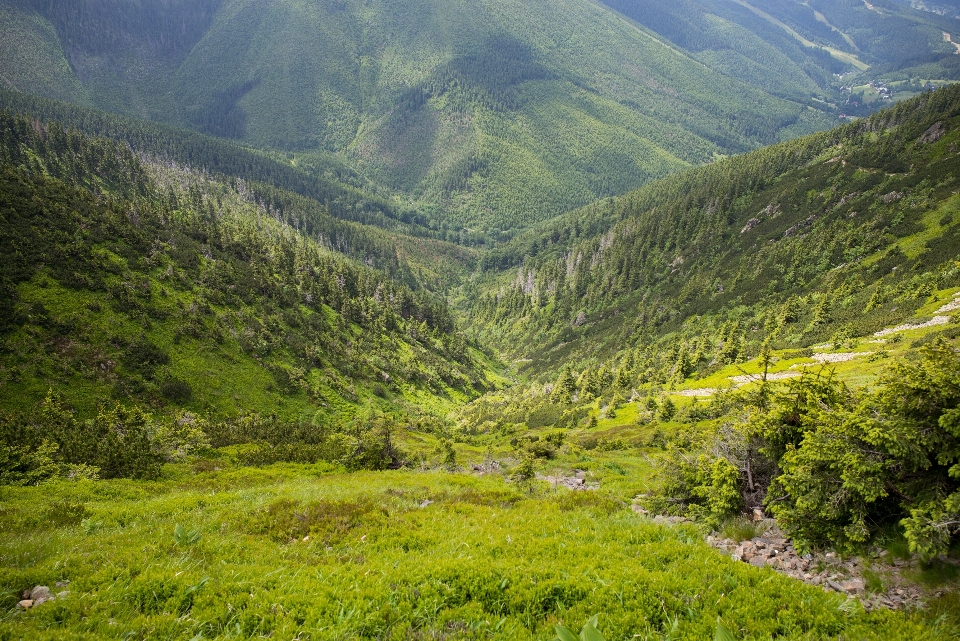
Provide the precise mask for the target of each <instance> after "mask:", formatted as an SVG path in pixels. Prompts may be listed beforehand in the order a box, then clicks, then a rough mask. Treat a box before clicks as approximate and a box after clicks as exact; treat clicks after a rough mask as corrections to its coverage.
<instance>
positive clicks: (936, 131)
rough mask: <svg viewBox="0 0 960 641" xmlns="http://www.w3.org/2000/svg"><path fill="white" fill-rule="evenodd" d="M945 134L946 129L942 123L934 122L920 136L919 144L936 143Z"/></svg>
mask: <svg viewBox="0 0 960 641" xmlns="http://www.w3.org/2000/svg"><path fill="white" fill-rule="evenodd" d="M945 132H946V128H944V126H943V122H942V121H941V122H935V123H933V125H931V126H930V128H929V129H927V130H926V131H925V132H923V135H922V136H920V141H919V142H920V144H922V145H926V144H930V143H932V142H937V141H938V140H940V138H942V137H943V134H944V133H945Z"/></svg>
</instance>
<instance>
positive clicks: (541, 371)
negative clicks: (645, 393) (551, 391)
mask: <svg viewBox="0 0 960 641" xmlns="http://www.w3.org/2000/svg"><path fill="white" fill-rule="evenodd" d="M957 113H960V89H958V88H956V87H951V88H948V89H943V90H940V91H937V92H933V93H927V94H924V95H922V96H920V97H918V98H915V99H913V100H911V101H908V102H904V103H901V104H900V105H897V106H895V107H893V108H891V109H888V110H885V111H882V112H878V113H877V114H875V115H873V116H871V117H869V118H866V119H863V120H860V121H857V122H855V123H852V124H849V125H846V126H843V127H841V128H839V129H835V130H832V131H830V132H826V133H821V134H815V135H812V136H809V137H804V138H799V139H797V140H793V141H789V142H785V143H781V144H779V145H776V146H773V147H769V148H766V149H762V150H758V151H756V152H751V153H749V154H744V155H741V156H738V157H736V158H732V159H728V160H725V161H722V162H718V163H715V164H713V165H711V166H709V167H704V168H699V169H695V170H692V171H689V172H685V173H682V174H679V175H677V176H674V177H671V178H668V179H666V180H663V181H660V182H657V183H654V184H652V185H649V186H646V187H643V188H641V189H640V190H638V191H635V192H632V193H629V194H626V195H624V196H622V197H619V198H615V199H608V200H605V201H602V202H599V203H597V204H594V205H591V206H590V207H587V208H585V209H581V210H578V211H574V212H571V213H570V214H568V215H566V216H562V217H559V218H557V219H556V220H554V221H551V222H549V223H545V224H543V225H541V226H539V227H536V228H533V229H531V230H529V231H527V232H524V233H523V234H521V235H520V236H518V237H517V238H516V239H515V240H514V241H512V242H510V243H507V244H505V245H503V246H501V247H498V248H495V249H492V250H490V251H488V252H486V253H485V254H484V256H483V259H482V261H483V263H482V264H483V266H484V273H483V275H482V276H479V277H476V278H474V279H473V280H472V281H471V282H470V283H469V284H468V285H466V286H465V287H466V289H465V290H464V296H463V298H462V305H463V309H464V311H465V312H467V313H470V314H471V317H472V325H473V327H474V330H473V331H474V333H473V335H474V336H475V337H476V338H477V340H479V341H480V342H481V343H484V344H494V345H497V346H498V347H500V348H501V349H503V350H506V351H507V352H508V353H510V354H511V355H512V356H514V357H515V358H522V359H531V360H529V361H527V362H528V363H529V364H528V365H525V366H524V367H523V368H522V369H524V370H529V372H530V373H531V375H534V376H536V377H538V378H549V377H552V376H556V374H557V373H558V372H559V371H560V369H561V368H562V367H564V366H569V365H571V364H575V363H583V364H584V365H586V364H592V366H593V367H596V366H599V365H600V364H601V363H604V362H606V361H608V359H611V358H613V357H615V356H617V355H620V356H623V355H624V354H630V355H631V359H634V360H636V357H637V354H636V353H635V351H638V352H639V353H642V354H643V359H645V362H647V364H648V365H649V367H650V368H652V369H651V370H650V371H647V372H645V373H644V371H643V370H644V368H639V369H638V370H637V371H636V374H637V375H638V376H641V378H642V377H644V376H645V377H648V379H647V382H650V380H654V381H660V382H666V381H667V380H670V379H671V378H673V380H675V381H678V382H679V381H683V380H684V379H686V378H687V377H688V376H694V374H695V373H696V374H699V375H707V374H708V373H709V372H710V371H712V370H715V369H716V368H718V367H719V366H722V364H724V363H725V362H732V361H735V360H736V359H738V358H741V357H747V356H748V355H751V354H752V355H755V354H756V353H758V350H759V349H760V346H761V344H762V343H763V342H764V341H765V340H770V341H772V343H773V344H774V345H780V346H781V347H784V348H786V347H788V346H789V347H809V346H811V345H815V344H818V343H823V342H825V341H829V340H831V339H833V338H835V337H836V336H839V335H849V336H865V335H868V334H870V333H872V332H874V331H878V330H880V329H882V328H883V327H886V326H888V325H889V324H891V323H893V324H896V323H895V321H898V320H903V319H907V318H909V317H910V316H911V314H912V313H914V311H915V310H916V309H918V308H919V307H920V306H921V305H923V304H924V303H925V302H926V300H927V298H928V297H929V296H930V295H931V293H932V292H933V291H934V290H938V289H942V288H944V287H948V286H950V285H952V284H953V283H954V281H955V280H956V278H957V271H956V268H955V261H956V259H957V247H960V237H958V233H960V224H958V223H960V221H958V220H957V218H956V215H955V212H956V196H955V192H956V191H957V189H958V183H957V176H958V175H960V165H958V163H960V158H958V156H957V144H958V142H957V140H956V135H957V133H956V132H957V130H956V124H957V120H956V118H957V115H956V114H957ZM681 348H685V349H687V350H689V354H688V355H687V356H688V357H689V358H690V360H689V362H686V363H685V365H684V369H683V372H682V374H683V375H679V374H677V372H676V371H675V370H673V369H672V368H673V367H674V365H675V364H676V362H675V359H676V357H677V355H678V350H680V349H681ZM670 355H672V358H673V359H674V360H671V356H670ZM617 358H619V356H618V357H617ZM614 360H616V359H614ZM650 377H652V378H650ZM638 380H640V379H638Z"/></svg>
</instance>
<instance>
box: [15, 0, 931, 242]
mask: <svg viewBox="0 0 960 641" xmlns="http://www.w3.org/2000/svg"><path fill="white" fill-rule="evenodd" d="M620 8H621V9H623V10H624V11H625V13H626V14H627V15H631V14H630V12H629V11H627V9H626V8H624V7H620ZM744 11H746V10H744ZM0 12H2V18H0V28H2V29H3V30H4V34H3V35H4V37H3V41H4V43H5V44H4V45H3V47H2V48H0V61H2V67H3V69H4V74H3V77H4V81H5V84H7V85H8V86H10V87H12V88H15V89H18V90H20V91H29V92H32V93H37V94H40V95H43V96H46V97H53V98H58V99H63V100H68V101H73V102H76V103H78V104H81V105H86V106H95V107H98V108H101V109H106V110H109V111H113V112H116V113H121V114H125V115H128V116H134V117H138V118H147V119H151V120H155V121H161V122H164V123H167V124H175V125H178V126H184V127H189V128H193V129H196V130H200V131H202V132H205V133H208V134H212V135H215V136H220V137H228V138H233V139H236V140H239V141H242V142H244V143H245V144H248V145H252V146H255V147H259V148H262V149H271V150H279V151H283V152H287V153H289V154H292V156H290V157H288V158H287V159H288V160H289V161H293V162H297V163H298V164H299V165H300V166H304V167H310V166H312V164H315V163H316V162H317V161H318V159H319V160H320V161H322V162H326V163H329V162H330V157H331V155H333V156H335V157H336V158H338V159H340V161H342V162H345V163H347V164H348V165H350V166H351V167H352V168H354V169H356V170H358V171H360V172H361V173H362V174H363V175H365V176H367V177H369V178H370V179H372V180H373V181H374V182H376V183H378V184H382V185H384V188H383V189H384V190H385V192H384V193H385V194H387V195H391V194H392V195H395V196H396V197H397V198H399V199H401V200H403V201H404V202H407V203H411V204H413V205H416V206H417V207H418V208H420V209H422V210H423V211H424V213H425V214H426V215H427V216H428V217H430V218H431V219H432V220H434V221H436V222H438V223H439V222H447V223H448V224H455V225H456V226H458V227H467V228H472V229H478V230H481V231H482V232H484V233H486V234H488V235H489V237H490V238H493V239H496V238H498V237H499V235H500V232H509V231H510V230H513V229H516V228H520V227H523V226H525V225H527V224H530V223H532V222H536V221H538V220H542V219H544V218H547V217H550V216H552V215H555V214H556V213H558V212H559V211H563V210H566V209H570V208H572V207H575V206H578V205H581V204H585V203H587V202H590V201H592V200H594V199H595V198H597V197H601V196H607V195H614V194H618V193H622V192H624V191H627V190H629V189H631V188H635V187H637V186H639V185H641V184H643V183H645V182H649V181H650V180H653V179H656V178H660V177H664V176H666V175H667V174H669V173H672V172H674V171H677V170H679V169H683V168H686V167H690V166H693V165H699V164H703V163H705V162H709V161H711V160H713V159H714V158H715V157H718V156H721V155H725V154H730V153H737V152H742V151H746V150H749V149H753V148H756V147H759V146H761V145H764V144H770V143H773V142H776V141H778V140H780V139H784V138H788V137H793V136H796V135H799V134H802V133H806V132H810V131H814V130H818V129H825V128H827V127H828V126H829V125H830V124H831V123H832V122H835V120H836V117H837V115H838V111H837V109H835V108H834V106H833V105H832V104H830V103H831V102H833V103H835V102H836V100H834V99H833V97H832V95H833V94H832V89H831V85H830V79H831V76H830V75H829V73H825V72H824V69H822V68H820V67H818V68H817V69H813V70H811V71H810V72H809V73H805V72H804V71H803V69H801V67H803V66H804V65H805V66H806V67H810V66H811V65H813V64H814V63H813V62H810V61H811V60H814V59H822V58H823V57H824V55H826V54H824V53H823V52H822V51H821V50H817V51H820V54H821V55H820V58H817V56H816V55H815V54H813V53H811V54H810V55H806V54H804V56H806V57H804V56H794V58H795V59H796V61H797V62H795V61H793V60H792V59H791V61H790V62H787V60H788V57H784V55H785V54H780V53H777V52H776V49H777V47H780V46H784V42H785V41H784V38H786V40H787V41H789V40H790V38H789V37H786V36H784V35H783V34H782V33H781V34H779V38H780V40H779V41H776V42H773V44H771V45H769V46H765V47H759V48H758V47H754V48H755V49H756V51H754V52H753V53H748V54H747V57H742V56H741V57H739V58H737V57H736V56H734V58H736V59H735V60H734V58H730V57H729V56H726V54H723V53H719V54H717V55H718V56H719V57H718V58H716V59H711V58H710V56H709V55H706V54H705V53H704V52H702V51H700V52H698V51H694V50H693V49H687V48H685V47H690V46H692V45H691V44H690V42H684V43H683V44H682V45H681V46H678V45H677V44H675V43H674V42H672V41H671V40H670V39H669V38H668V37H662V36H661V35H659V34H658V33H656V32H655V31H654V30H651V29H650V28H648V27H647V26H646V25H643V24H639V23H636V22H632V21H630V20H627V19H625V18H624V17H623V16H622V15H621V14H618V13H616V12H614V11H612V10H611V9H609V8H607V7H605V6H603V5H599V4H595V3H593V2H588V1H586V0H564V1H563V2H559V3H557V2H551V3H546V2H543V1H538V2H519V1H517V0H511V1H510V2H496V3H493V2H482V3H454V4H451V3H449V2H438V1H437V0H417V1H416V2H407V3H404V4H403V5H402V6H401V5H396V4H392V3H388V2H384V1H382V0H378V1H377V2H373V3H367V2H363V3H361V2H356V1H353V0H350V1H347V0H343V1H341V0H330V1H329V2H326V1H325V2H321V3H316V2H304V1H302V0H283V1H275V2H251V1H249V0H225V1H221V0H205V1H204V2H163V3H155V4H152V5H151V7H150V8H149V10H144V9H143V8H141V5H140V4H139V3H135V2H132V1H131V0H83V1H81V2H69V3H68V2H59V1H55V2H38V1H36V2H35V1H33V0H5V1H4V3H2V4H0ZM747 13H749V12H747ZM751 15H752V14H751ZM571 25H578V27H577V29H576V30H575V32H574V30H573V29H572V28H571ZM747 26H748V27H750V28H753V27H756V26H757V25H755V24H752V23H751V24H749V25H747ZM767 31H770V28H768V29H767ZM774 31H776V29H774ZM668 35H673V34H668ZM694 39H695V38H694ZM721 40H723V42H724V43H725V44H724V46H734V44H735V43H741V44H742V43H743V42H745V41H746V40H747V39H745V38H744V33H743V28H739V29H734V28H731V29H729V30H727V31H726V32H724V33H723V34H722V38H721ZM751 42H752V41H751ZM755 44H756V43H755V42H752V44H751V45H750V46H753V45H755ZM787 44H788V45H789V46H790V47H793V48H794V49H796V47H797V45H796V44H794V43H793V42H787ZM737 46H739V45H737ZM744 46H746V45H744ZM943 48H944V45H943V44H942V43H940V44H938V45H937V46H936V47H934V48H933V49H931V51H932V52H936V51H939V50H940V49H943ZM740 49H741V50H743V47H742V46H741V47H740ZM720 58H724V59H728V58H729V60H727V62H725V63H722V64H721V62H718V60H719V59H720ZM827 58H829V56H827ZM757 59H765V60H767V63H766V64H767V67H766V68H765V70H761V69H759V68H758V66H757V63H756V60H757ZM830 60H832V59H829V60H827V62H823V61H822V60H821V67H824V68H826V69H827V71H832V70H834V66H836V65H834V63H833V62H830ZM741 63H742V64H741ZM781 63H783V64H781ZM836 64H839V65H841V66H843V65H842V64H841V63H836ZM798 65H800V66H798ZM843 68H844V69H848V68H852V67H849V65H847V66H846V67H843ZM778 69H781V70H782V71H777V70H778Z"/></svg>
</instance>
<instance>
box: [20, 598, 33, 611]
mask: <svg viewBox="0 0 960 641" xmlns="http://www.w3.org/2000/svg"><path fill="white" fill-rule="evenodd" d="M17 607H21V608H23V609H24V610H29V609H30V608H32V607H33V601H32V600H30V599H24V600H23V601H21V602H20V603H18V604H17Z"/></svg>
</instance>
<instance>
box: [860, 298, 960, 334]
mask: <svg viewBox="0 0 960 641" xmlns="http://www.w3.org/2000/svg"><path fill="white" fill-rule="evenodd" d="M955 302H958V303H960V301H955ZM949 322H950V317H949V316H934V317H933V318H931V319H930V320H928V321H927V322H926V323H918V324H916V325H911V324H910V323H904V324H903V325H897V326H896V327H888V328H887V329H881V330H880V331H879V332H874V334H873V335H874V336H877V337H879V336H888V335H890V334H895V333H897V332H903V331H906V330H908V329H924V328H927V327H936V326H937V325H946V324H947V323H949Z"/></svg>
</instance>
